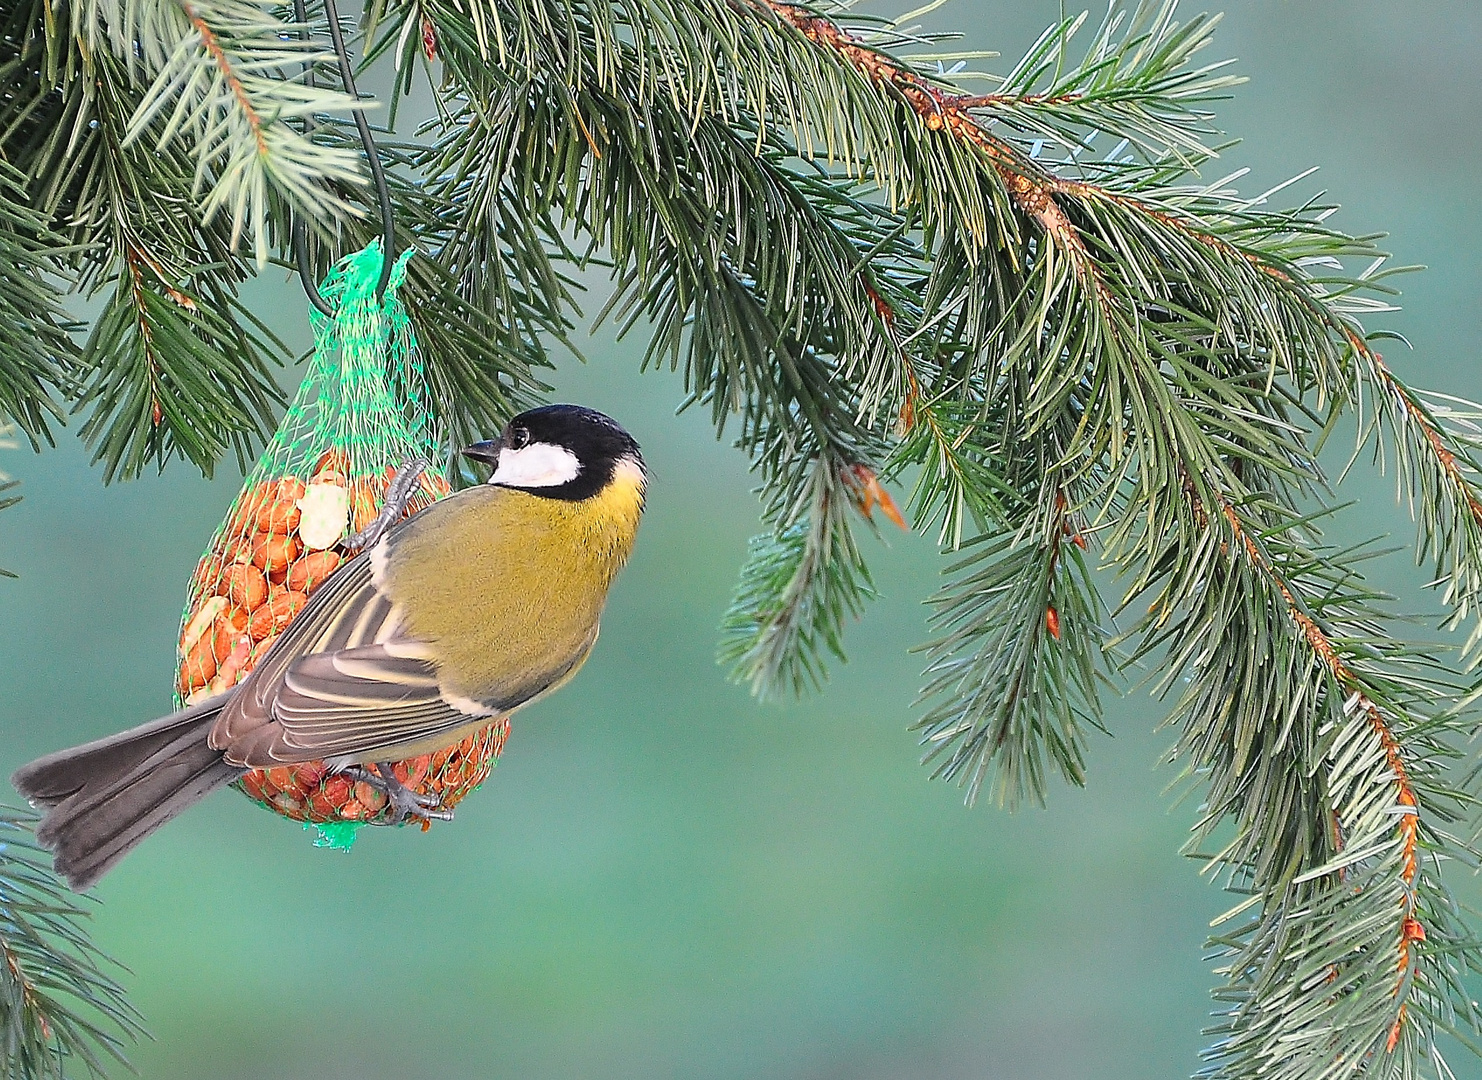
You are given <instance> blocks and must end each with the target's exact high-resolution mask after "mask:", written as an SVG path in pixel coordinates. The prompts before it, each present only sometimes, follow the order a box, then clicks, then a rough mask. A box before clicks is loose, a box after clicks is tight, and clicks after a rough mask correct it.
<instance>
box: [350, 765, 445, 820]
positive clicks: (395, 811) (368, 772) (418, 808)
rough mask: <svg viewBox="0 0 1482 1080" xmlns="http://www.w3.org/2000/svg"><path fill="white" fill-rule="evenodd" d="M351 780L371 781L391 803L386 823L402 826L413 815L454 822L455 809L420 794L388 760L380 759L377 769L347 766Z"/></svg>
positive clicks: (424, 818)
mask: <svg viewBox="0 0 1482 1080" xmlns="http://www.w3.org/2000/svg"><path fill="white" fill-rule="evenodd" d="M343 771H344V774H345V775H346V776H348V777H350V779H352V780H355V781H357V782H359V783H362V784H369V785H370V786H371V787H373V788H375V789H376V790H377V791H379V792H381V793H382V794H383V795H385V796H386V798H387V800H388V801H389V802H390V803H391V816H390V817H389V818H387V820H386V822H385V823H386V824H387V825H400V824H402V823H404V822H407V821H411V820H413V819H414V818H415V819H416V820H418V821H452V820H453V811H451V810H444V809H442V800H441V799H439V798H438V797H437V796H436V795H418V794H417V793H416V792H415V791H413V790H412V789H411V788H409V787H407V786H406V785H405V784H403V783H402V782H401V781H400V780H398V779H397V778H396V773H395V772H393V771H392V768H391V763H390V762H389V761H378V762H376V764H375V768H374V770H372V769H367V768H366V767H365V766H363V765H348V766H346V767H345V769H344V770H343Z"/></svg>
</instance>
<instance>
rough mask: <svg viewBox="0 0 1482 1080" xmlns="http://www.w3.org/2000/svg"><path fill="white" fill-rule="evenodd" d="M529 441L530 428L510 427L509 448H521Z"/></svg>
mask: <svg viewBox="0 0 1482 1080" xmlns="http://www.w3.org/2000/svg"><path fill="white" fill-rule="evenodd" d="M529 442H530V430H529V429H528V428H522V427H517V428H511V429H510V433H509V448H510V449H511V450H523V449H524V448H525V446H526V444H528V443H529Z"/></svg>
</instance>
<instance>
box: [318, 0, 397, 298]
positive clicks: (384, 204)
mask: <svg viewBox="0 0 1482 1080" xmlns="http://www.w3.org/2000/svg"><path fill="white" fill-rule="evenodd" d="M293 14H294V18H295V19H297V20H298V22H299V23H300V24H303V25H305V29H304V34H305V36H306V37H307V35H308V29H307V23H308V21H309V16H308V11H307V9H306V8H305V5H304V0H293ZM324 17H325V19H326V20H327V21H328V23H329V39H330V42H331V43H332V44H333V46H334V53H335V58H336V60H338V61H339V69H340V81H341V83H342V84H343V85H344V88H345V93H347V94H349V95H350V97H351V98H353V99H354V100H356V101H359V100H360V92H359V91H358V90H357V89H356V88H355V73H354V70H353V69H352V68H351V65H350V55H349V53H348V52H347V51H346V49H345V35H344V30H343V29H342V27H341V26H340V14H339V11H338V10H336V8H335V0H324ZM304 82H305V84H306V85H308V86H310V87H312V86H314V65H313V64H312V63H306V64H305V65H304ZM352 112H353V114H354V117H355V130H356V131H358V132H359V133H360V145H361V146H362V147H363V148H364V150H365V159H366V164H367V165H369V166H370V173H371V182H372V183H373V184H374V185H375V189H376V200H377V202H378V203H379V204H380V209H381V276H380V279H379V280H378V281H377V283H376V301H377V303H379V302H380V301H382V300H384V299H385V297H386V286H387V284H388V283H389V282H390V281H391V268H392V265H393V263H394V262H395V261H396V260H395V254H396V218H395V214H394V212H393V210H392V206H391V189H390V188H389V187H388V186H387V184H386V170H385V169H384V168H382V166H381V155H380V154H379V153H377V151H376V141H375V139H373V138H372V137H371V129H370V124H369V123H368V122H367V121H366V119H365V110H364V109H354V110H352ZM308 124H309V130H311V131H312V130H313V128H314V120H313V118H312V117H310V118H309V121H308ZM307 232H308V230H307V227H306V226H305V225H304V222H303V219H302V218H301V217H300V216H298V215H297V214H295V215H294V223H293V253H294V258H295V260H296V261H297V263H298V275H299V280H300V281H301V283H302V284H303V288H304V293H305V294H306V295H307V296H308V298H309V303H311V304H313V305H314V307H316V308H318V309H319V310H320V311H322V312H323V313H324V314H326V315H330V316H332V315H334V309H333V308H331V307H330V306H329V303H328V301H326V300H325V299H324V297H323V296H322V295H320V293H319V286H318V284H317V283H316V282H315V280H314V267H313V265H312V264H311V263H310V262H309V251H308V243H307V239H308V238H307Z"/></svg>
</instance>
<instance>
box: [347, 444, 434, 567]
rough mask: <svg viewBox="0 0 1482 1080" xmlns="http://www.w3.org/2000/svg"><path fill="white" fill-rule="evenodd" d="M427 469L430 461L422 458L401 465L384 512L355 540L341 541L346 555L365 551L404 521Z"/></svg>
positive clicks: (388, 489) (353, 537)
mask: <svg viewBox="0 0 1482 1080" xmlns="http://www.w3.org/2000/svg"><path fill="white" fill-rule="evenodd" d="M427 466H428V462H427V459H426V458H419V457H409V458H407V459H406V460H405V461H404V462H402V463H401V468H400V469H399V470H397V473H396V476H395V477H394V478H393V479H392V481H391V486H390V487H388V488H387V489H386V500H385V502H384V503H382V505H381V512H380V513H379V514H377V515H376V516H375V519H374V520H372V521H371V523H370V524H369V525H367V526H366V527H365V528H363V529H361V530H360V531H359V532H358V533H356V534H355V535H354V536H349V537H346V538H345V539H344V540H341V541H340V546H341V547H342V548H343V549H344V550H345V553H346V554H347V555H355V554H358V553H359V552H361V551H364V550H365V549H366V548H368V547H370V546H371V545H372V544H374V543H375V542H376V541H377V540H379V539H381V537H382V536H384V535H385V534H386V530H388V529H389V528H391V526H393V525H395V524H396V523H397V522H398V521H400V520H401V516H402V515H403V514H405V513H406V509H407V506H408V504H409V503H411V501H412V496H413V495H414V494H416V491H417V480H418V479H419V478H420V477H421V475H422V473H423V472H425V471H426V469H427Z"/></svg>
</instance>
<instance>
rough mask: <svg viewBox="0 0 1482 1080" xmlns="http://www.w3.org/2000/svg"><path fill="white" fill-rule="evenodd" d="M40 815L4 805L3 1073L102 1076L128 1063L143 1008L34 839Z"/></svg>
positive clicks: (0, 904)
mask: <svg viewBox="0 0 1482 1080" xmlns="http://www.w3.org/2000/svg"><path fill="white" fill-rule="evenodd" d="M32 820H33V818H32V817H31V816H30V815H29V814H24V813H19V812H17V811H15V810H11V809H8V808H0V1075H4V1076H5V1077H7V1078H15V1080H65V1078H66V1077H76V1076H78V1075H88V1076H102V1075H103V1074H104V1073H105V1071H106V1070H107V1068H108V1066H109V1065H110V1064H118V1065H122V1066H125V1067H127V1066H128V1061H127V1060H126V1059H125V1057H124V1050H125V1048H126V1047H127V1045H128V1044H129V1043H131V1042H133V1041H134V1040H135V1039H137V1038H138V1037H139V1036H140V1035H142V1034H143V1033H144V1032H143V1028H142V1027H141V1025H140V1018H139V1014H138V1013H137V1012H136V1011H135V1010H134V1008H133V1007H132V1006H131V1005H130V1004H129V1003H128V999H127V996H126V993H125V991H124V988H123V987H122V986H121V985H120V984H119V983H118V982H117V980H116V978H115V977H114V975H113V974H112V972H111V970H110V969H112V968H115V967H116V966H117V965H116V964H115V963H114V962H113V961H112V960H110V959H109V958H108V957H106V956H104V955H103V954H102V953H101V952H99V951H98V949H97V947H96V946H94V945H93V944H92V943H91V941H89V939H88V937H87V934H86V931H85V930H84V928H83V920H84V919H85V918H86V917H87V915H88V914H89V913H88V911H87V910H86V909H85V908H81V907H78V906H77V905H76V903H75V902H74V901H73V900H72V899H69V898H68V894H67V892H66V889H65V887H64V886H63V885H62V884H61V883H60V882H59V881H57V879H56V877H55V876H54V875H53V874H52V872H51V868H50V866H49V863H50V860H49V858H47V857H46V856H45V853H44V852H42V851H41V850H40V849H39V848H37V847H35V846H34V845H33V844H32V843H31V842H30V840H29V839H28V836H29V832H30V825H31V822H32Z"/></svg>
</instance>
